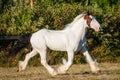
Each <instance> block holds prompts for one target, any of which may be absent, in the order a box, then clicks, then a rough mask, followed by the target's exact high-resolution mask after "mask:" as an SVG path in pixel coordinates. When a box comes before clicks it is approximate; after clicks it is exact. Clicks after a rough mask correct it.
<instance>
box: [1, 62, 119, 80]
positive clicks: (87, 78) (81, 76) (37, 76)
mask: <svg viewBox="0 0 120 80" xmlns="http://www.w3.org/2000/svg"><path fill="white" fill-rule="evenodd" d="M55 67H56V66H55ZM100 68H101V73H99V74H93V73H91V72H90V69H89V66H88V65H87V64H77V65H76V64H74V65H73V66H72V67H71V68H70V69H69V71H68V72H67V73H66V74H64V75H57V76H55V77H52V76H51V75H49V73H48V72H47V70H46V69H45V68H44V67H43V66H39V67H30V66H28V67H27V69H26V70H24V71H21V72H17V69H16V68H15V67H12V68H3V67H0V80H120V63H101V64H100Z"/></svg>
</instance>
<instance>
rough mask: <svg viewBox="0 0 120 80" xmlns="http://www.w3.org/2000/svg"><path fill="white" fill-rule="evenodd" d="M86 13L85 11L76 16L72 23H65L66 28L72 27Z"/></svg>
mask: <svg viewBox="0 0 120 80" xmlns="http://www.w3.org/2000/svg"><path fill="white" fill-rule="evenodd" d="M84 15H85V12H83V13H82V14H80V15H78V16H76V17H75V18H74V19H73V21H72V22H71V23H69V24H67V25H65V28H64V29H68V28H71V27H72V25H73V24H74V23H75V22H76V21H78V20H79V19H80V18H81V17H83V16H84Z"/></svg>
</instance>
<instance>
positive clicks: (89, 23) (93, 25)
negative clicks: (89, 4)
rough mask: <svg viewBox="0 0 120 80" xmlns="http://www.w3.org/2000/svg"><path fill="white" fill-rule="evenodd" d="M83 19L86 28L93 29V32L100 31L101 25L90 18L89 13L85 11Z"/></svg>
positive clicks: (90, 14)
mask: <svg viewBox="0 0 120 80" xmlns="http://www.w3.org/2000/svg"><path fill="white" fill-rule="evenodd" d="M84 19H85V20H86V24H87V27H90V28H92V29H94V30H95V31H100V30H102V27H101V25H100V24H99V22H98V21H97V20H96V19H95V18H94V17H93V16H92V13H91V12H90V11H87V12H86V13H85V15H84Z"/></svg>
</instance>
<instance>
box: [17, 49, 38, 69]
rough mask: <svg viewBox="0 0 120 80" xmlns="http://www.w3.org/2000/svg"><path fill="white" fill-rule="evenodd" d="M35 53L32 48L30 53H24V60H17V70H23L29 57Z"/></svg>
mask: <svg viewBox="0 0 120 80" xmlns="http://www.w3.org/2000/svg"><path fill="white" fill-rule="evenodd" d="M36 54H37V52H36V50H34V49H33V50H32V51H31V52H30V53H28V54H26V56H25V60H24V61H19V65H18V71H21V70H24V69H25V68H26V66H27V64H28V61H29V59H30V58H31V57H33V56H35V55H36Z"/></svg>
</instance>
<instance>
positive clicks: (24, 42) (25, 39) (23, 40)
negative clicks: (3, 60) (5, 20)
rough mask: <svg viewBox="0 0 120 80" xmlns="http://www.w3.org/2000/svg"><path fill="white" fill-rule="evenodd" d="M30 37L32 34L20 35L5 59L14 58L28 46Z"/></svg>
mask: <svg viewBox="0 0 120 80" xmlns="http://www.w3.org/2000/svg"><path fill="white" fill-rule="evenodd" d="M31 36H32V33H28V34H24V35H21V36H20V37H19V39H18V41H17V44H16V45H14V46H13V47H12V48H11V49H10V50H9V54H8V55H7V57H12V56H15V55H16V54H17V53H18V52H19V51H20V50H21V49H23V48H24V47H26V46H28V44H30V38H31Z"/></svg>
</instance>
